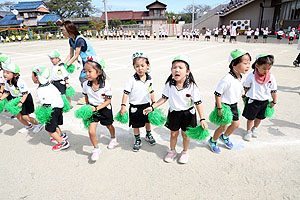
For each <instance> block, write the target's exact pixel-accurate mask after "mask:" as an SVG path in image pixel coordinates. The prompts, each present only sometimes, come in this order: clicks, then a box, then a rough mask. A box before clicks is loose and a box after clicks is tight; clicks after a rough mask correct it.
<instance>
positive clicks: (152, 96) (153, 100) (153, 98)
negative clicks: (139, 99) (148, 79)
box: [150, 92, 155, 103]
mask: <svg viewBox="0 0 300 200" xmlns="http://www.w3.org/2000/svg"><path fill="white" fill-rule="evenodd" d="M150 98H151V102H152V103H155V96H154V92H152V93H151V94H150Z"/></svg>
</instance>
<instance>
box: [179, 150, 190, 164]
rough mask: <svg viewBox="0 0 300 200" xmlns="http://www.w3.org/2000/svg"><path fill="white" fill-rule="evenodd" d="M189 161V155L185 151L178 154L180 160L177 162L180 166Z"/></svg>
mask: <svg viewBox="0 0 300 200" xmlns="http://www.w3.org/2000/svg"><path fill="white" fill-rule="evenodd" d="M188 161H189V154H188V153H187V152H186V151H182V152H181V154H180V158H179V159H178V162H179V163H180V164H186V163H187V162H188Z"/></svg>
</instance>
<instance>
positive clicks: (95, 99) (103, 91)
mask: <svg viewBox="0 0 300 200" xmlns="http://www.w3.org/2000/svg"><path fill="white" fill-rule="evenodd" d="M82 93H83V94H84V95H87V96H88V100H89V104H91V105H93V106H99V105H101V104H103V103H104V102H105V99H111V98H112V90H111V87H110V85H109V84H108V82H107V81H105V84H104V85H100V87H99V89H98V90H96V91H95V90H94V89H93V88H92V82H91V81H88V80H86V81H85V82H84V83H83V91H82ZM107 108H108V109H111V106H110V105H108V106H107Z"/></svg>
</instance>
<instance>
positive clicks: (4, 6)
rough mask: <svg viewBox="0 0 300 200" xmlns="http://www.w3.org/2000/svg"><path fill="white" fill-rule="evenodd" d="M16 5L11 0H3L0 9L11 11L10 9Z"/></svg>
mask: <svg viewBox="0 0 300 200" xmlns="http://www.w3.org/2000/svg"><path fill="white" fill-rule="evenodd" d="M15 5H16V3H15V2H13V1H5V2H3V3H0V10H2V11H11V9H12V8H13V7H14V6H15Z"/></svg>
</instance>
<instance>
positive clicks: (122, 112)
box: [120, 93, 128, 116]
mask: <svg viewBox="0 0 300 200" xmlns="http://www.w3.org/2000/svg"><path fill="white" fill-rule="evenodd" d="M127 99H128V94H125V93H123V97H122V104H121V109H120V114H121V116H123V115H124V113H125V112H126V102H127Z"/></svg>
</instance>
